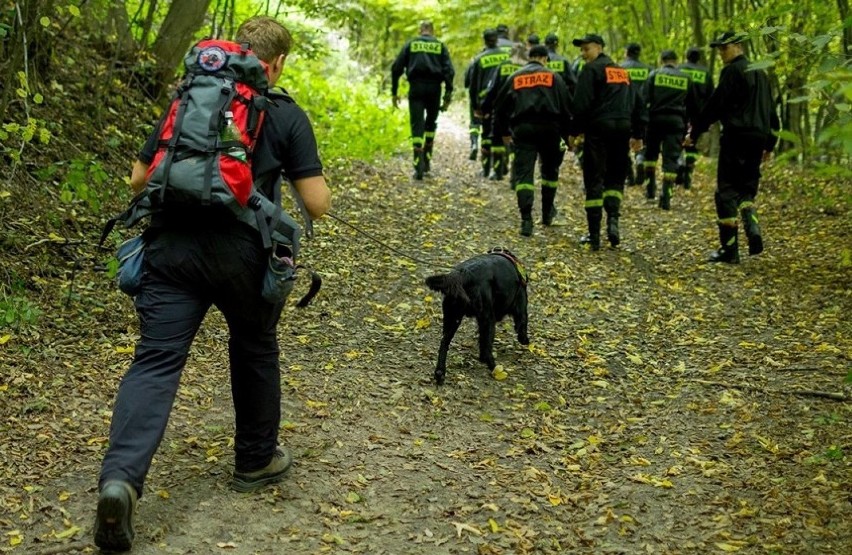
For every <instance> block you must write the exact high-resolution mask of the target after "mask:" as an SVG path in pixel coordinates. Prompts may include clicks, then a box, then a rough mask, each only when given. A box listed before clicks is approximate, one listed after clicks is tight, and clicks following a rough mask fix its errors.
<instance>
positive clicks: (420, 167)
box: [414, 147, 426, 181]
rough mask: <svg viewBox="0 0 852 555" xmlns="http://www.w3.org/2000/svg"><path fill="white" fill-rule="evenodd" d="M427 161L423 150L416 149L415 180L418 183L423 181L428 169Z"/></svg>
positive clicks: (420, 148)
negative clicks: (424, 173) (425, 171)
mask: <svg viewBox="0 0 852 555" xmlns="http://www.w3.org/2000/svg"><path fill="white" fill-rule="evenodd" d="M425 159H426V157H425V156H424V152H423V148H422V147H414V179H416V180H417V181H421V180H422V179H423V172H424V170H425V169H426V163H425Z"/></svg>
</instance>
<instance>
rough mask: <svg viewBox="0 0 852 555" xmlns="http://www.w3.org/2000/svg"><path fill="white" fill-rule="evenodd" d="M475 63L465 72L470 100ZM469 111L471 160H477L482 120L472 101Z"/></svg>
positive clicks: (465, 86) (469, 104)
mask: <svg viewBox="0 0 852 555" xmlns="http://www.w3.org/2000/svg"><path fill="white" fill-rule="evenodd" d="M474 63H475V62H473V61H471V62H470V64H468V66H467V69H466V70H465V71H464V88H466V89H468V99H470V79H471V76H472V75H473V65H474ZM468 109H469V111H470V124H469V126H468V129H469V132H470V159H471V160H476V156H477V154H478V153H479V135H480V134H481V133H482V118H480V117H479V116H477V115H476V106H475V105H474V103H473V102H472V101H468Z"/></svg>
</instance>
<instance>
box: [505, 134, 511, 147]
mask: <svg viewBox="0 0 852 555" xmlns="http://www.w3.org/2000/svg"><path fill="white" fill-rule="evenodd" d="M511 144H512V136H511V135H506V136H505V137H503V146H509V145H511Z"/></svg>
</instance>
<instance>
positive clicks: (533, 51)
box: [528, 44, 549, 58]
mask: <svg viewBox="0 0 852 555" xmlns="http://www.w3.org/2000/svg"><path fill="white" fill-rule="evenodd" d="M528 56H529V57H530V58H547V57H548V56H549V53H548V52H547V47H545V46H542V45H540V44H536V45H535V46H533V47H532V48H530V53H529V54H528Z"/></svg>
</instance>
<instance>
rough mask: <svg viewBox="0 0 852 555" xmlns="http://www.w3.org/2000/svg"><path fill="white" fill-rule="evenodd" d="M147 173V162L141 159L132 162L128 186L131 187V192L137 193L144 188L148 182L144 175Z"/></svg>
mask: <svg viewBox="0 0 852 555" xmlns="http://www.w3.org/2000/svg"><path fill="white" fill-rule="evenodd" d="M147 173H148V164H146V163H145V162H143V161H142V160H136V161H135V162H134V163H133V169H132V170H131V172H130V188H131V189H133V194H134V195H138V194H139V193H141V192H142V191H144V190H145V186H146V185H147V184H148V183H147V181H146V180H145V175H146V174H147Z"/></svg>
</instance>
